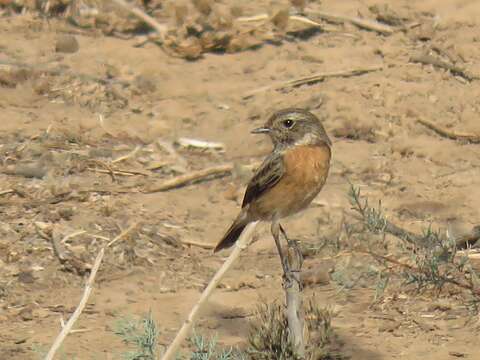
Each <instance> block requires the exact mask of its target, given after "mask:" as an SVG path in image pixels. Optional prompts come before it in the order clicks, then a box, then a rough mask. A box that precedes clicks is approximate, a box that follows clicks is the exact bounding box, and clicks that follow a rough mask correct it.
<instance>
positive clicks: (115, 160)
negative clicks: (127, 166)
mask: <svg viewBox="0 0 480 360" xmlns="http://www.w3.org/2000/svg"><path fill="white" fill-rule="evenodd" d="M140 149H141V147H140V146H136V147H135V149H133V150H132V151H131V152H129V153H128V154H126V155H123V156H120V157H118V158H116V159H114V160H112V164H115V163H117V162H120V161H125V160H128V159H130V158H131V157H134V156H135V155H136V154H137V153H138V152H139V151H140Z"/></svg>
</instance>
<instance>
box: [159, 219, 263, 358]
mask: <svg viewBox="0 0 480 360" xmlns="http://www.w3.org/2000/svg"><path fill="white" fill-rule="evenodd" d="M257 224H258V221H255V222H252V223H250V224H248V225H247V227H246V228H245V230H243V232H242V234H241V235H240V238H239V239H238V240H237V243H236V245H235V248H234V249H233V251H232V252H231V253H230V256H229V257H228V259H227V260H226V261H225V262H224V263H223V265H222V267H221V268H220V269H219V270H218V271H217V273H216V274H215V275H214V276H213V278H212V280H210V283H209V284H208V286H207V287H206V288H205V290H203V293H202V295H201V296H200V299H199V300H198V302H197V303H196V304H195V305H194V306H193V308H192V310H191V311H190V314H189V315H188V317H187V319H186V320H185V322H184V323H183V325H182V327H181V329H180V331H179V332H178V333H177V335H176V336H175V339H173V342H172V343H171V344H170V346H169V347H168V349H167V351H166V352H165V354H164V355H163V356H162V358H161V360H171V359H175V357H176V356H177V352H178V349H179V348H180V345H181V344H182V342H183V341H184V340H185V338H186V337H187V335H188V333H189V332H190V329H191V328H192V326H193V323H194V321H195V320H196V318H197V316H198V313H199V311H200V310H201V309H202V307H203V305H204V304H205V303H206V302H207V300H208V298H209V297H210V295H211V294H212V292H213V290H215V288H216V287H217V285H218V284H219V282H220V280H222V278H223V276H224V275H225V273H226V272H227V271H228V270H229V269H230V267H231V266H232V265H233V263H234V262H235V260H237V258H238V257H239V255H240V253H241V252H242V250H243V249H245V248H246V247H247V246H248V244H249V243H250V240H251V238H252V234H253V231H254V230H255V227H256V226H257Z"/></svg>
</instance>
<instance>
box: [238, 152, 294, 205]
mask: <svg viewBox="0 0 480 360" xmlns="http://www.w3.org/2000/svg"><path fill="white" fill-rule="evenodd" d="M284 171H285V168H284V165H283V159H282V154H279V153H272V154H270V155H269V156H267V158H266V159H265V160H264V161H263V163H262V165H261V166H260V167H259V168H258V170H257V172H256V173H255V175H254V176H253V178H252V180H250V183H249V184H248V186H247V190H246V191H245V196H244V197H243V202H242V208H243V207H245V206H247V205H248V204H250V203H251V202H252V201H253V200H255V199H257V198H258V197H260V196H261V195H262V194H263V193H264V192H265V191H266V190H268V189H270V188H271V187H272V186H274V185H275V184H276V183H277V182H278V181H279V180H280V179H281V178H282V176H283V174H284Z"/></svg>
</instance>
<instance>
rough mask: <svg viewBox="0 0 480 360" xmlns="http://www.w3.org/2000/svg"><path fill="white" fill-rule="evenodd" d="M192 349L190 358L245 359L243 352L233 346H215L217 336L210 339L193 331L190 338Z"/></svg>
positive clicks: (215, 359) (195, 359) (204, 359)
mask: <svg viewBox="0 0 480 360" xmlns="http://www.w3.org/2000/svg"><path fill="white" fill-rule="evenodd" d="M190 343H191V344H192V345H193V346H194V350H193V351H192V353H191V355H190V360H244V359H245V360H246V357H245V354H243V353H242V352H240V351H238V350H235V349H233V348H228V349H220V348H219V347H218V346H217V337H216V336H215V337H213V338H210V339H207V338H205V337H204V336H202V335H198V334H196V333H195V332H194V334H193V336H192V337H191V338H190Z"/></svg>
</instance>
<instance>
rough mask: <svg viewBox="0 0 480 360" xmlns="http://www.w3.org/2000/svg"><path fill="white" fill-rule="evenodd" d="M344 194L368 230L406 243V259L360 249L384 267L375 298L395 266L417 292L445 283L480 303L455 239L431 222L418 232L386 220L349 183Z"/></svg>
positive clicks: (473, 278) (478, 290) (475, 280)
mask: <svg viewBox="0 0 480 360" xmlns="http://www.w3.org/2000/svg"><path fill="white" fill-rule="evenodd" d="M348 195H349V200H350V203H351V205H352V209H353V210H354V211H356V212H357V213H358V214H360V216H361V219H362V222H363V223H364V225H365V227H366V229H367V230H368V231H370V232H372V233H375V234H382V235H385V234H386V233H389V234H391V235H393V236H395V237H397V238H399V239H401V240H403V241H405V242H406V243H408V247H406V248H405V251H406V252H407V253H409V254H410V261H409V262H400V261H398V260H396V259H394V258H392V257H387V256H383V255H381V254H378V253H375V252H374V251H371V250H368V251H363V252H366V253H369V254H370V255H371V256H373V257H374V258H375V259H376V260H377V261H378V262H379V263H381V264H382V265H383V266H384V267H385V268H388V274H385V276H383V275H382V276H380V277H379V278H378V280H379V282H378V284H377V290H378V291H377V293H376V297H378V296H379V295H380V293H383V291H384V290H385V288H386V286H387V285H388V283H389V281H388V279H389V277H390V275H391V274H392V270H393V269H399V270H400V271H399V272H400V274H401V275H402V276H403V278H404V280H405V283H406V284H411V285H414V286H415V289H416V290H417V291H424V290H428V289H432V290H436V291H437V292H438V293H440V292H441V290H442V289H443V288H444V286H445V285H447V284H449V285H453V286H456V287H457V288H461V289H463V290H466V291H467V293H468V294H469V299H468V302H469V303H470V304H475V306H476V304H478V303H479V302H480V286H479V285H480V284H479V283H478V274H477V273H476V272H475V270H474V269H473V268H472V266H471V264H470V262H469V259H468V257H467V256H465V255H460V254H458V251H457V250H458V249H457V244H456V240H455V238H452V237H449V236H442V234H441V232H440V231H438V230H433V229H432V227H431V225H429V226H428V228H426V229H425V230H424V231H423V233H422V234H421V235H417V234H414V233H412V232H409V231H407V230H405V229H402V228H400V227H399V226H397V225H395V224H393V223H391V222H390V221H388V220H387V219H386V217H385V215H384V214H383V210H382V208H381V204H379V207H378V208H377V209H375V208H371V207H370V206H369V204H368V199H365V200H362V199H361V196H360V190H359V189H357V188H355V187H354V186H353V185H350V191H349V193H348Z"/></svg>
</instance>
